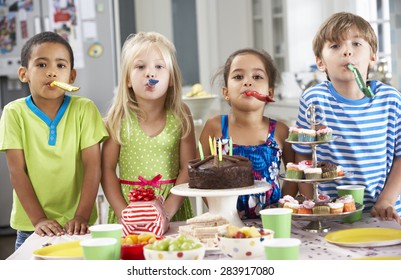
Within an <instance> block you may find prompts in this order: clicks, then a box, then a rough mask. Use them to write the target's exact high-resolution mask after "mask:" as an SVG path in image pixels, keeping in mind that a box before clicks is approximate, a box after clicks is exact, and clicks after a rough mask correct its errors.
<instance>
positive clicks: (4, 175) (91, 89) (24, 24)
mask: <svg viewBox="0 0 401 280" xmlns="http://www.w3.org/2000/svg"><path fill="white" fill-rule="evenodd" d="M115 2H117V1H113V0H18V1H15V0H14V1H10V0H0V109H1V110H0V114H1V112H2V109H3V108H4V106H5V105H6V104H7V103H9V102H10V101H12V100H15V99H17V98H20V97H24V96H27V95H29V89H28V87H27V85H26V84H22V83H21V82H20V81H19V80H18V76H17V70H18V67H19V66H20V61H19V60H20V52H21V48H22V46H23V45H24V43H25V42H26V41H27V40H28V39H29V38H30V37H32V36H33V35H35V34H37V33H39V32H41V31H55V32H57V33H59V34H60V35H62V36H63V37H65V38H66V39H67V40H68V41H69V43H70V44H71V46H72V48H73V51H74V58H75V68H76V70H77V78H76V81H75V83H74V85H76V86H79V87H80V90H79V91H78V92H76V93H68V94H71V95H72V94H74V95H75V94H76V95H81V96H84V97H87V98H89V99H91V100H93V101H94V103H95V104H96V105H97V107H98V108H99V110H100V112H101V114H102V115H103V116H104V115H105V114H106V112H107V110H108V108H109V106H110V104H111V102H112V99H113V94H114V91H115V88H116V86H117V76H118V73H117V56H116V42H117V40H116V32H115V30H116V24H115V22H116V20H115V16H114V15H115V13H114V11H115V8H116V3H115ZM0 154H1V155H0V230H1V228H2V227H7V226H9V219H10V212H11V200H12V187H11V185H10V183H9V180H8V170H7V165H6V162H5V154H4V153H2V152H0Z"/></svg>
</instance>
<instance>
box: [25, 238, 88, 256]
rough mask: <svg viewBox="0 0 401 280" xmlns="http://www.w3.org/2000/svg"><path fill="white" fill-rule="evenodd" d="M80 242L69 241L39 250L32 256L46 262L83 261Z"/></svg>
mask: <svg viewBox="0 0 401 280" xmlns="http://www.w3.org/2000/svg"><path fill="white" fill-rule="evenodd" d="M80 242H81V241H70V242H64V243H59V244H54V245H50V246H46V247H43V248H40V249H38V250H36V251H34V252H33V255H34V256H36V257H39V258H41V259H48V260H81V259H83V251H82V247H81V245H80V244H79V243H80Z"/></svg>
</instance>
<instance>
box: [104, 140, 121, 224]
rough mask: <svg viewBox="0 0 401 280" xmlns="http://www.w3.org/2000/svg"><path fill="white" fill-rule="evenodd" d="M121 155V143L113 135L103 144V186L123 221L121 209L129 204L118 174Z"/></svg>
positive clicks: (108, 199)
mask: <svg viewBox="0 0 401 280" xmlns="http://www.w3.org/2000/svg"><path fill="white" fill-rule="evenodd" d="M119 155H120V145H119V144H118V143H117V142H116V141H114V140H113V139H112V138H111V137H110V138H109V139H107V140H106V141H105V142H103V146H102V179H101V183H102V188H103V192H104V194H105V196H106V199H107V201H108V202H109V204H110V206H111V208H113V211H114V213H115V215H116V217H117V219H118V221H121V211H122V210H124V209H125V208H126V207H127V206H128V204H127V202H126V201H125V199H124V196H123V194H122V190H121V185H120V180H119V178H118V176H117V173H116V172H117V162H118V157H119Z"/></svg>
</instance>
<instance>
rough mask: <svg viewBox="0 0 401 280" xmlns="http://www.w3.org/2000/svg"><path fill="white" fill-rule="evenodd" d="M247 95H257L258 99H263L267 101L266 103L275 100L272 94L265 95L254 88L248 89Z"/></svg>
mask: <svg viewBox="0 0 401 280" xmlns="http://www.w3.org/2000/svg"><path fill="white" fill-rule="evenodd" d="M245 95H246V96H253V97H255V98H256V99H259V100H260V101H263V102H266V103H269V102H275V101H274V100H273V99H272V98H271V97H270V96H268V95H263V94H261V93H259V92H257V91H254V90H248V91H246V92H245Z"/></svg>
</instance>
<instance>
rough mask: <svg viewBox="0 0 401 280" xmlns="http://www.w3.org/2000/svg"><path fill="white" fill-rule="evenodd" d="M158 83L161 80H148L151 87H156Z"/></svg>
mask: <svg viewBox="0 0 401 280" xmlns="http://www.w3.org/2000/svg"><path fill="white" fill-rule="evenodd" d="M158 82H159V80H156V79H149V80H148V85H149V86H150V87H154V86H155V85H156V84H157V83H158Z"/></svg>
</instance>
